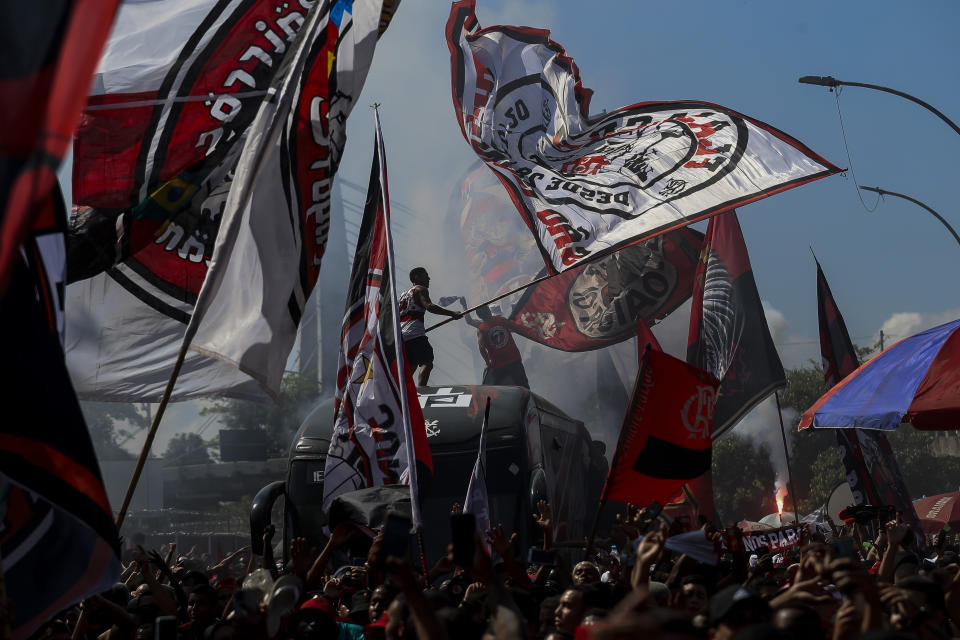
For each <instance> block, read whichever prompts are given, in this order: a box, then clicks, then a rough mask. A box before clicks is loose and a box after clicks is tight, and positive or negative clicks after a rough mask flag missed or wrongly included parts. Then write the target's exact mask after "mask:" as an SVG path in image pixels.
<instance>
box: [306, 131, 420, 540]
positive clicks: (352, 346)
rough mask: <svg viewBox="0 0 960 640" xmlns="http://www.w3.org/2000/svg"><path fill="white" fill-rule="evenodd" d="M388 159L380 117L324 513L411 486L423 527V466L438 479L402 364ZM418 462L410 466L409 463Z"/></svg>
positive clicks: (344, 331) (343, 338)
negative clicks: (357, 494)
mask: <svg viewBox="0 0 960 640" xmlns="http://www.w3.org/2000/svg"><path fill="white" fill-rule="evenodd" d="M389 202H390V199H389V189H388V187H387V169H386V159H385V158H384V151H383V137H382V135H381V133H380V120H379V117H378V118H377V127H376V138H375V143H374V156H373V168H372V169H371V172H370V185H369V187H368V188H367V202H366V206H365V207H364V211H363V221H362V223H361V225H360V233H359V236H358V238H359V239H358V241H357V251H356V255H355V257H354V259H353V271H352V273H351V274H350V285H349V288H348V290H347V307H346V310H345V312H344V316H343V324H342V326H341V329H340V332H341V333H340V359H339V363H338V366H337V392H336V396H335V399H334V424H333V436H332V437H331V438H330V451H329V453H328V454H327V462H326V467H325V469H324V474H323V478H324V480H323V508H324V510H328V509H329V508H330V505H331V504H332V503H333V500H334V498H336V497H337V496H338V495H340V494H341V493H346V492H347V491H354V490H356V489H363V488H366V487H376V486H382V485H390V484H400V483H408V484H409V485H410V493H411V503H412V516H413V522H414V524H415V525H419V524H421V523H422V519H421V517H420V509H419V500H418V494H419V484H418V480H417V466H418V464H417V463H419V465H420V466H422V467H423V468H425V469H427V470H429V471H431V472H432V470H433V460H432V458H431V456H430V448H429V446H428V445H427V433H426V429H425V427H424V424H423V413H422V411H421V409H420V402H419V400H418V399H417V389H416V387H415V386H414V384H413V376H412V375H411V373H410V369H409V367H407V366H406V363H405V360H404V357H403V346H402V344H403V342H402V340H399V341H398V339H397V337H398V336H399V335H400V323H399V314H398V311H397V301H396V293H395V292H396V286H395V284H396V283H395V281H394V269H393V258H392V253H393V249H392V240H391V237H390V205H389ZM412 459H413V460H415V463H414V464H410V460H412Z"/></svg>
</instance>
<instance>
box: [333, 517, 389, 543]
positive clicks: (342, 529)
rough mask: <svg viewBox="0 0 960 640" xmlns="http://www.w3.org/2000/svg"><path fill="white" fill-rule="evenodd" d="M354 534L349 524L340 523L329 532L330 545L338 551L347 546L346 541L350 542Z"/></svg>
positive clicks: (354, 531)
mask: <svg viewBox="0 0 960 640" xmlns="http://www.w3.org/2000/svg"><path fill="white" fill-rule="evenodd" d="M356 532H357V530H356V529H355V528H354V527H353V526H352V525H351V524H350V523H349V522H346V521H344V522H341V523H340V524H338V525H337V526H336V527H334V528H333V531H331V532H330V544H332V545H333V547H334V548H335V549H339V548H340V547H342V546H343V545H345V544H347V541H348V540H350V538H352V537H353V534H354V533H356ZM381 539H382V538H381Z"/></svg>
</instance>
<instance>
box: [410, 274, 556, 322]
mask: <svg viewBox="0 0 960 640" xmlns="http://www.w3.org/2000/svg"><path fill="white" fill-rule="evenodd" d="M555 275H559V274H556V273H548V274H546V275H543V276H540V277H539V278H535V279H533V280H531V281H530V282H528V283H527V284H522V285H520V286H519V287H516V288H514V289H511V290H510V291H507V292H506V293H501V294H500V295H498V296H496V297H494V298H490V299H489V300H487V301H486V302H482V303H480V304H478V305H476V306H474V307H470V308H469V309H465V310H464V311H463V312H462V313H461V314H460V315H461V316H465V315H467V314H468V313H470V312H472V311H476V310H477V309H479V308H480V307H485V306H487V305H488V304H490V303H492V302H496V301H497V300H502V299H503V298H506V297H507V296H511V295H513V294H515V293H518V292H520V291H523V290H524V289H526V288H527V287H532V286H533V285H535V284H537V283H538V282H543V281H544V280H549V279H550V278H552V277H553V276H555ZM456 319H457V318H447V319H446V320H443V321H441V322H438V323H437V324H435V325H432V326H429V327H427V329H426V331H425V332H429V331H433V330H434V329H437V328H439V327H442V326H443V325H445V324H447V323H448V322H453V321H454V320H456Z"/></svg>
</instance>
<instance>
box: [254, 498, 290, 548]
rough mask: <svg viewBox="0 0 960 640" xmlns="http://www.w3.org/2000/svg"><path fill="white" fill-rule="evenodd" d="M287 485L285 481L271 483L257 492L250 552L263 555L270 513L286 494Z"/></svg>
mask: <svg viewBox="0 0 960 640" xmlns="http://www.w3.org/2000/svg"><path fill="white" fill-rule="evenodd" d="M286 486H287V483H286V482H284V481H283V480H277V481H276V482H271V483H270V484H268V485H267V486H265V487H264V488H263V489H260V491H258V492H257V495H256V496H254V498H253V506H251V507H250V552H251V553H254V554H256V555H258V556H262V555H263V532H264V531H265V530H266V528H267V525H268V524H270V512H271V511H272V510H273V503H274V502H276V501H277V498H279V497H280V496H282V495H283V494H284V493H285V492H286Z"/></svg>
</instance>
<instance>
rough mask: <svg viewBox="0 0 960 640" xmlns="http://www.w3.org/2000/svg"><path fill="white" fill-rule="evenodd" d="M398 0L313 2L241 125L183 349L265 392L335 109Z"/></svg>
mask: <svg viewBox="0 0 960 640" xmlns="http://www.w3.org/2000/svg"><path fill="white" fill-rule="evenodd" d="M397 4H399V3H398V2H395V1H391V0H327V1H326V2H324V3H323V4H321V5H318V6H317V7H315V9H314V10H312V11H311V12H310V13H309V14H308V16H307V19H306V22H305V23H304V24H303V25H302V26H301V27H300V28H301V30H302V32H301V33H300V36H299V37H298V38H297V40H296V42H295V43H294V50H293V51H292V52H291V54H289V55H288V56H287V57H286V58H284V62H283V65H284V66H283V67H281V69H280V70H278V72H277V77H276V78H275V80H274V82H273V84H272V85H271V88H270V92H271V94H272V96H271V97H270V98H269V99H268V100H266V101H265V102H264V103H263V104H262V106H261V107H260V111H259V112H258V113H257V117H256V119H255V120H254V122H253V124H252V125H251V126H250V128H249V129H248V131H247V139H246V142H245V144H244V147H243V152H242V154H241V160H240V162H239V164H238V165H237V171H236V176H235V178H234V184H233V186H232V187H231V189H230V194H229V196H228V197H227V203H226V207H225V210H224V213H223V218H222V222H221V228H220V234H219V235H218V237H217V245H216V247H215V248H214V253H213V259H212V261H211V263H210V266H209V269H208V272H207V277H206V280H205V281H204V284H203V287H202V289H201V291H200V295H199V297H198V300H197V304H196V308H195V311H194V315H193V318H192V320H191V329H195V330H196V335H195V336H193V338H192V340H191V344H192V346H191V349H193V350H194V351H197V352H200V353H202V354H204V355H208V356H212V357H216V358H219V359H221V360H224V361H226V362H229V363H231V364H233V365H234V366H236V367H237V368H239V369H240V370H241V371H243V372H244V373H246V374H247V375H249V376H251V377H252V378H254V379H255V380H257V381H258V382H259V383H260V385H261V386H262V387H263V388H264V389H265V390H266V391H267V392H268V393H270V394H272V395H275V394H276V393H278V392H279V389H280V381H281V378H282V377H283V370H284V365H285V364H286V360H287V355H288V354H289V352H290V349H291V347H292V346H293V343H294V339H295V337H296V331H297V325H298V323H299V322H300V316H301V314H302V312H303V307H304V303H305V302H306V299H307V297H308V296H309V295H310V291H311V289H312V288H313V285H314V283H315V282H316V279H317V273H318V271H319V269H320V262H321V259H322V258H323V252H324V247H325V244H326V239H327V231H328V229H329V221H330V192H331V186H332V182H333V176H334V174H335V173H336V170H337V166H338V164H339V162H340V156H341V153H342V151H343V147H344V144H345V141H346V119H347V116H348V115H349V114H350V111H351V110H352V109H353V107H354V105H355V103H356V99H357V97H358V96H359V95H360V91H361V89H362V88H363V83H364V80H365V79H366V76H367V71H368V70H369V68H370V63H371V61H372V59H373V51H374V47H375V46H376V42H377V37H378V34H379V33H380V32H382V31H383V29H385V28H386V25H387V23H388V20H389V17H390V15H392V12H393V10H394V9H395V8H396V5H397ZM189 333H190V332H189V331H188V338H189V337H190V336H189Z"/></svg>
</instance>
